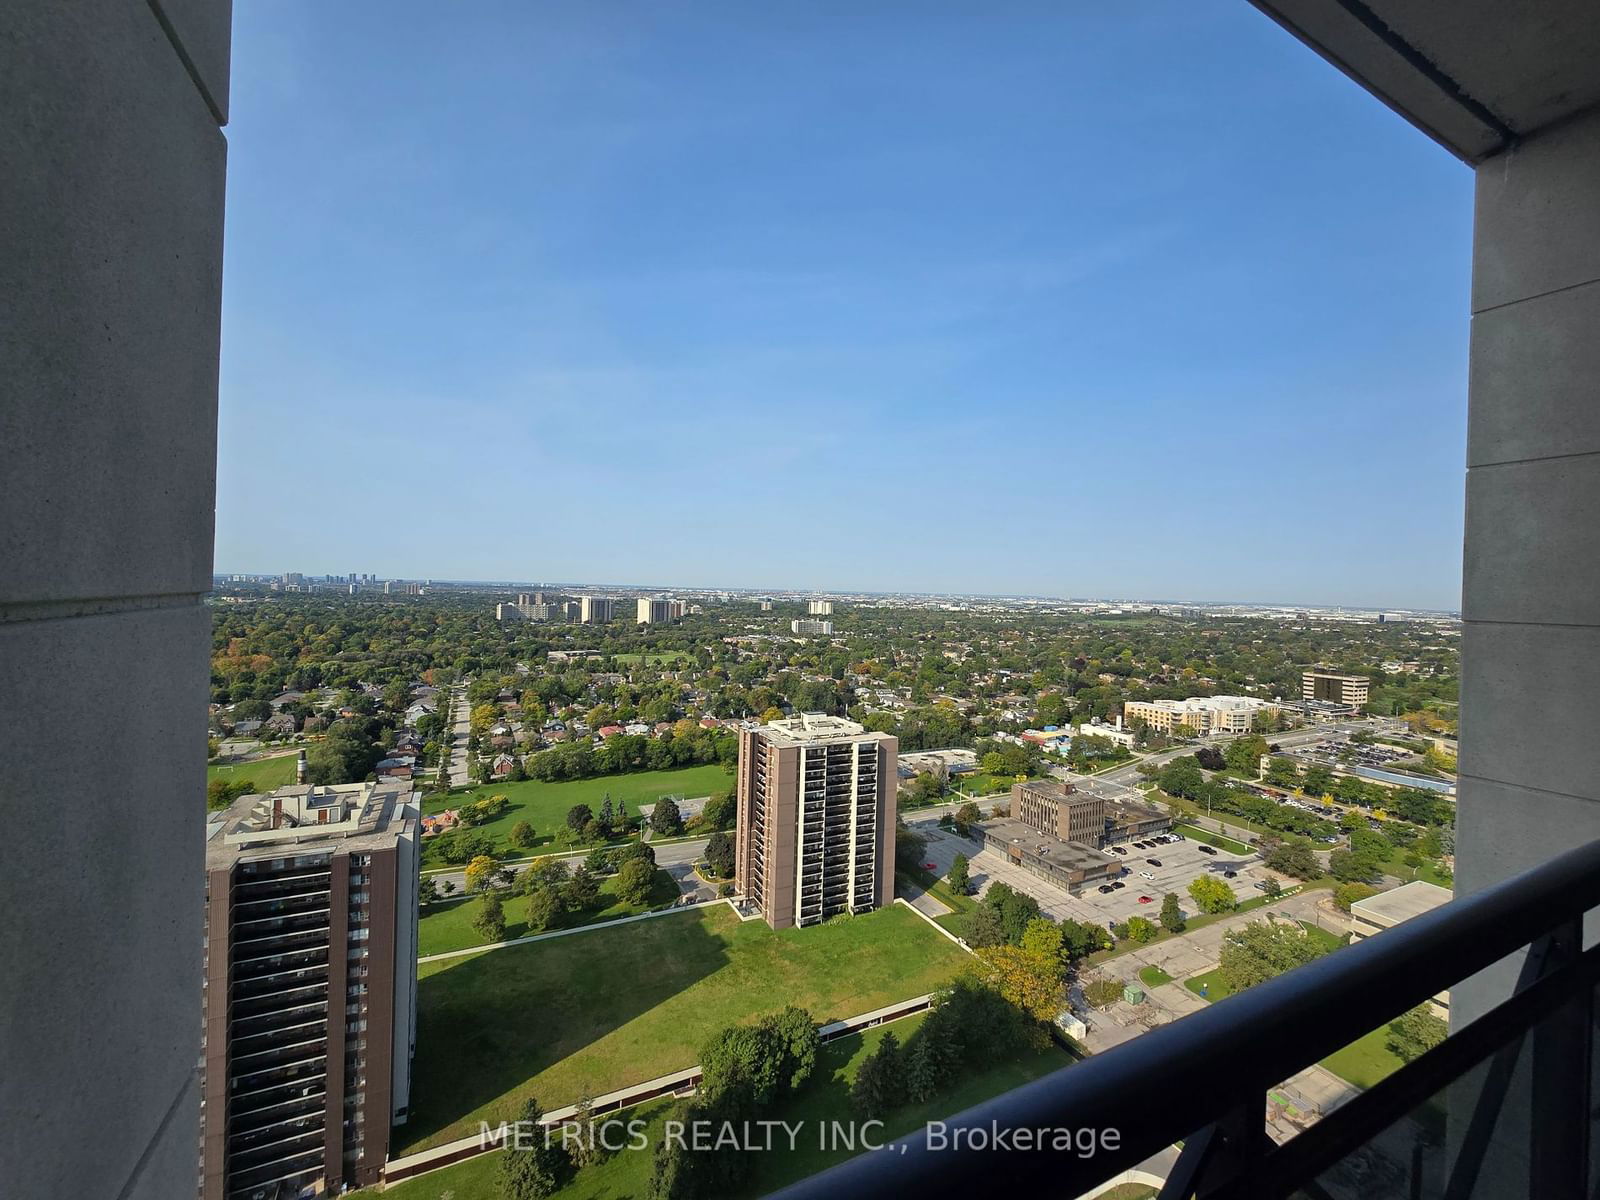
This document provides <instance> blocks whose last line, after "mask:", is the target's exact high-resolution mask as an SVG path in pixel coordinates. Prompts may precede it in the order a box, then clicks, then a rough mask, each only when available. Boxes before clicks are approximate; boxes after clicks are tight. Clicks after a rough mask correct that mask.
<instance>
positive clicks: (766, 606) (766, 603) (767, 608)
mask: <svg viewBox="0 0 1600 1200" xmlns="http://www.w3.org/2000/svg"><path fill="white" fill-rule="evenodd" d="M761 611H762V612H771V611H772V601H771V600H763V601H761Z"/></svg>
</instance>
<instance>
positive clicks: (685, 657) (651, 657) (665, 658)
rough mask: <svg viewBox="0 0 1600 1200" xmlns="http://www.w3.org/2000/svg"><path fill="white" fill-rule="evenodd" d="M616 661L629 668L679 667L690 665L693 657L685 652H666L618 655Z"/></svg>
mask: <svg viewBox="0 0 1600 1200" xmlns="http://www.w3.org/2000/svg"><path fill="white" fill-rule="evenodd" d="M616 659H617V661H618V662H619V663H626V664H627V665H628V666H631V667H636V666H640V665H641V664H642V665H644V666H647V667H667V666H672V667H680V666H687V665H688V664H689V663H692V662H693V661H694V656H693V655H691V654H690V653H689V652H688V651H687V650H668V651H667V652H666V653H664V654H639V653H637V652H635V653H631V654H618V655H617V656H616Z"/></svg>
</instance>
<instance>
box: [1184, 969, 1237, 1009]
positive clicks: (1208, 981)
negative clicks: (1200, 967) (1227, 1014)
mask: <svg viewBox="0 0 1600 1200" xmlns="http://www.w3.org/2000/svg"><path fill="white" fill-rule="evenodd" d="M1183 986H1184V987H1186V988H1188V989H1189V990H1190V991H1191V992H1193V993H1194V994H1195V995H1196V996H1199V997H1201V998H1202V999H1204V1000H1210V1001H1213V1002H1214V1001H1217V1000H1226V999H1227V998H1228V997H1229V996H1231V995H1233V989H1232V988H1231V987H1229V986H1228V983H1227V980H1225V979H1223V978H1222V968H1221V967H1212V968H1211V970H1209V971H1206V972H1205V973H1204V974H1201V975H1195V976H1193V977H1192V978H1189V979H1186V980H1184V981H1183ZM1202 986H1204V987H1205V989H1206V990H1205V991H1204V992H1202V991H1201V990H1200V988H1201V987H1202Z"/></svg>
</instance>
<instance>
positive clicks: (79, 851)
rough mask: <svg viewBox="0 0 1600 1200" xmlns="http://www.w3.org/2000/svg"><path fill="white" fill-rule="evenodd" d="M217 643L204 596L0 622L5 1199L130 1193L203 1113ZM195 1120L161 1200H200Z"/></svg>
mask: <svg viewBox="0 0 1600 1200" xmlns="http://www.w3.org/2000/svg"><path fill="white" fill-rule="evenodd" d="M209 647H210V621H209V617H208V614H207V613H206V612H205V610H203V609H202V608H200V607H199V606H197V605H186V606H183V607H179V608H172V609H166V610H159V611H148V612H136V613H122V614H115V615H105V616H95V617H84V618H78V619H73V620H54V621H26V622H15V623H11V624H4V625H0V662H3V663H5V665H6V669H5V670H4V671H3V672H0V712H3V713H5V714H6V726H7V730H6V732H7V737H6V746H7V749H6V767H5V770H4V771H0V812H3V813H4V814H5V817H6V833H5V837H4V838H3V839H0V904H3V906H4V911H5V913H6V919H5V920H4V921H3V922H0V963H4V964H5V977H6V978H7V979H8V980H10V981H13V982H17V981H25V986H20V987H4V988H0V1029H3V1030H4V1037H3V1039H0V1040H3V1042H4V1046H5V1059H4V1063H3V1066H0V1112H4V1113H5V1114H6V1119H5V1121H4V1122H3V1123H0V1128H3V1132H0V1162H4V1163H6V1164H7V1167H6V1182H5V1191H6V1193H7V1194H8V1195H16V1196H116V1195H119V1194H121V1193H122V1189H123V1187H124V1185H125V1184H126V1183H127V1182H128V1181H129V1179H130V1178H132V1177H133V1175H134V1173H135V1170H136V1168H137V1167H138V1166H139V1164H140V1162H141V1160H145V1167H144V1170H145V1171H146V1172H148V1171H150V1170H151V1169H152V1163H151V1161H149V1159H147V1156H146V1154H145V1152H146V1150H147V1148H149V1147H150V1145H151V1143H152V1140H153V1139H155V1138H156V1135H157V1133H158V1131H159V1130H160V1129H161V1127H162V1124H163V1122H164V1120H165V1119H166V1118H167V1116H168V1114H170V1113H173V1112H174V1105H175V1104H190V1105H191V1106H192V1105H197V1104H198V1096H197V1094H195V1092H194V1089H193V1087H192V1085H191V1076H192V1074H193V1072H194V1070H195V1066H196V1063H197V1060H198V1057H199V1038H200V1007H199V1001H200V952H201V896H202V890H203V883H204V880H203V868H202V840H201V837H200V836H199V822H200V814H201V812H202V811H203V801H202V799H201V796H202V795H203V793H204V788H205V764H204V756H203V754H202V753H201V752H200V750H199V744H200V737H201V731H202V729H203V727H204V722H205V703H206V682H207V674H208V663H207V658H208V652H209ZM67 731H80V732H81V740H77V741H75V742H74V744H69V739H68V738H67V737H66V736H65V735H66V732H67ZM185 1088H188V1090H189V1092H190V1098H189V1100H187V1101H182V1102H180V1100H179V1097H180V1094H181V1093H182V1092H183V1091H184V1089H185ZM189 1111H190V1110H188V1109H185V1110H183V1111H182V1112H179V1114H178V1117H177V1118H176V1119H178V1120H179V1121H180V1122H181V1124H182V1135H181V1136H184V1137H187V1139H188V1149H189V1153H188V1155H187V1156H186V1157H184V1158H182V1159H181V1162H182V1165H183V1167H184V1170H183V1172H182V1174H181V1175H180V1176H179V1177H178V1178H177V1179H173V1178H164V1179H154V1178H153V1179H152V1182H151V1184H150V1187H151V1188H152V1189H153V1190H152V1191H151V1192H149V1193H148V1194H161V1195H168V1196H178V1195H192V1194H193V1193H194V1187H195V1181H196V1178H197V1171H196V1159H197V1155H198V1140H197V1139H198V1132H197V1128H196V1126H195V1124H194V1123H193V1121H191V1120H189ZM195 1111H197V1110H195ZM174 1136H180V1135H178V1134H174ZM157 1169H160V1168H157ZM168 1169H170V1168H168ZM157 1185H159V1186H157ZM180 1185H182V1186H181V1187H180Z"/></svg>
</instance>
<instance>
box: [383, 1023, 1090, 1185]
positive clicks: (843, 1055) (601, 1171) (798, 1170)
mask: <svg viewBox="0 0 1600 1200" xmlns="http://www.w3.org/2000/svg"><path fill="white" fill-rule="evenodd" d="M921 1021H922V1018H921V1017H908V1018H907V1019H905V1020H903V1021H896V1022H894V1023H893V1024H891V1025H884V1026H879V1027H878V1028H876V1029H871V1030H868V1031H867V1032H866V1034H865V1035H858V1036H854V1037H848V1038H841V1039H839V1040H838V1041H836V1042H831V1043H829V1044H828V1045H827V1046H825V1047H824V1048H823V1050H822V1054H821V1056H820V1058H819V1060H818V1063H817V1068H816V1071H815V1073H814V1074H813V1076H812V1078H811V1081H810V1082H809V1083H807V1084H806V1086H805V1088H804V1089H803V1090H802V1091H801V1092H800V1094H799V1095H797V1096H795V1097H793V1098H792V1099H790V1100H789V1101H788V1102H787V1103H785V1104H783V1105H781V1106H779V1107H777V1108H775V1109H773V1110H772V1111H771V1112H764V1113H762V1114H761V1118H760V1119H764V1120H775V1121H776V1120H782V1121H788V1122H791V1123H793V1122H796V1121H803V1122H805V1123H806V1124H805V1125H804V1126H803V1128H802V1129H801V1131H800V1133H799V1135H798V1137H797V1144H796V1148H795V1150H794V1151H793V1152H789V1151H788V1150H787V1148H786V1147H787V1141H786V1139H785V1140H784V1141H783V1142H782V1145H783V1146H784V1147H785V1149H783V1150H780V1151H777V1152H774V1153H770V1154H765V1153H764V1154H761V1155H759V1156H758V1159H757V1163H756V1169H755V1172H754V1174H753V1176H752V1177H751V1179H750V1180H749V1183H748V1185H747V1187H746V1188H745V1189H744V1190H743V1191H741V1192H739V1193H735V1194H734V1195H735V1196H759V1195H763V1194H765V1193H766V1192H769V1191H772V1190H774V1189H776V1188H780V1187H783V1186H785V1185H787V1184H789V1183H793V1182H794V1181H796V1180H798V1179H803V1178H805V1177H806V1176H808V1175H813V1174H815V1173H816V1172H818V1171H820V1170H823V1169H824V1168H826V1167H829V1166H832V1165H833V1164H834V1163H836V1162H840V1161H843V1160H844V1159H846V1158H848V1157H850V1154H849V1151H847V1150H840V1151H832V1152H829V1151H825V1150H823V1149H821V1147H820V1146H819V1144H818V1141H819V1138H818V1131H819V1130H820V1129H821V1128H822V1126H823V1124H824V1123H826V1122H832V1121H848V1120H850V1119H851V1115H852V1114H851V1110H850V1105H849V1086H850V1083H851V1082H852V1081H853V1080H854V1079H855V1074H856V1070H857V1068H858V1067H859V1066H860V1064H861V1062H862V1061H863V1060H864V1059H865V1058H866V1057H867V1055H869V1054H870V1053H872V1051H873V1050H875V1049H876V1048H877V1046H878V1043H879V1042H880V1041H881V1040H882V1039H883V1036H884V1034H886V1033H889V1032H893V1033H894V1035H895V1036H896V1037H897V1038H899V1039H901V1040H902V1041H904V1040H905V1039H906V1038H907V1037H909V1036H910V1035H911V1033H912V1032H914V1031H915V1029H916V1027H917V1026H918V1025H919V1024H921ZM1071 1062H1072V1059H1071V1058H1070V1057H1069V1056H1068V1055H1067V1054H1066V1052H1065V1051H1063V1050H1061V1049H1059V1048H1057V1047H1055V1046H1051V1047H1050V1048H1049V1049H1047V1050H1045V1051H1043V1052H1040V1053H1030V1052H1025V1053H1023V1054H1020V1055H1018V1056H1016V1057H1014V1058H1012V1059H1009V1060H1002V1061H999V1062H996V1063H993V1064H990V1065H988V1066H986V1067H985V1068H984V1069H982V1070H980V1071H975V1072H972V1073H969V1074H965V1075H963V1076H962V1077H961V1079H960V1080H959V1082H958V1083H957V1084H956V1086H955V1087H953V1088H951V1089H950V1090H948V1091H946V1092H945V1093H944V1094H943V1095H941V1096H940V1097H938V1098H937V1099H935V1100H933V1101H931V1102H929V1103H928V1104H925V1105H920V1106H917V1107H909V1108H904V1109H901V1110H899V1111H897V1112H896V1113H894V1114H893V1115H891V1116H890V1117H889V1118H888V1119H887V1120H886V1122H885V1128H884V1130H883V1131H882V1132H881V1134H879V1135H878V1137H880V1138H881V1139H882V1140H888V1139H890V1138H896V1137H900V1136H901V1135H903V1134H906V1133H910V1132H911V1131H912V1130H914V1129H916V1128H918V1127H919V1126H921V1125H922V1124H924V1123H925V1122H927V1121H931V1120H938V1119H940V1118H942V1117H947V1116H950V1115H951V1114H953V1113H957V1112H960V1111H961V1110H963V1109H965V1108H970V1107H971V1106H972V1105H974V1104H977V1103H979V1102H980V1101H983V1100H987V1099H988V1098H989V1097H991V1096H995V1095H998V1094H999V1093H1001V1092H1004V1091H1007V1090H1009V1089H1011V1088H1014V1087H1018V1086H1020V1085H1021V1084H1024V1083H1027V1082H1029V1081H1031V1080H1034V1079H1037V1078H1039V1077H1040V1076H1041V1075H1047V1074H1049V1073H1050V1072H1051V1071H1055V1070H1059V1069H1060V1068H1062V1067H1066V1066H1070V1065H1071ZM541 1100H542V1097H541ZM671 1107H672V1101H668V1100H657V1101H652V1102H651V1103H649V1104H645V1105H641V1106H640V1107H639V1108H637V1109H633V1110H631V1111H629V1112H628V1113H626V1114H623V1115H624V1116H625V1117H627V1118H637V1119H639V1120H642V1121H645V1122H647V1123H648V1130H647V1132H646V1137H647V1138H649V1140H650V1142H651V1144H652V1146H653V1145H654V1144H655V1142H656V1141H658V1140H659V1139H660V1136H661V1132H662V1125H663V1122H664V1121H665V1119H666V1115H667V1113H668V1111H669V1110H670V1109H671ZM499 1159H500V1156H499V1155H497V1154H488V1155H484V1156H483V1157H481V1158H476V1159H471V1160H469V1161H467V1162H464V1163H460V1164H458V1165H456V1166H453V1167H446V1168H444V1169H442V1170H439V1171H435V1172H433V1173H431V1174H429V1175H425V1176H423V1177H422V1178H420V1179H415V1180H412V1181H411V1182H409V1183H403V1184H399V1185H397V1186H396V1187H393V1188H390V1189H388V1190H387V1191H385V1192H383V1193H382V1195H383V1196H384V1197H385V1198H386V1200H389V1198H393V1200H438V1197H439V1196H441V1195H444V1194H447V1193H448V1194H450V1195H451V1196H452V1197H453V1200H500V1191H499V1186H498V1182H497V1180H496V1176H495V1172H496V1170H497V1168H498V1164H499ZM650 1170H651V1151H649V1150H622V1151H619V1152H618V1153H616V1154H613V1155H611V1156H610V1157H609V1158H607V1159H605V1161H603V1162H601V1163H599V1164H597V1165H595V1166H593V1167H589V1168H586V1169H585V1170H584V1171H582V1172H581V1173H580V1174H579V1175H578V1176H577V1177H576V1178H574V1179H573V1180H571V1181H570V1182H569V1183H568V1184H567V1185H566V1186H565V1187H563V1188H562V1189H561V1190H560V1191H558V1192H556V1193H555V1196H556V1197H558V1198H559V1200H602V1198H607V1200H618V1198H621V1197H642V1196H645V1195H647V1194H648V1193H649V1184H650ZM378 1194H379V1193H376V1192H359V1193H356V1195H360V1196H377V1195H378Z"/></svg>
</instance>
